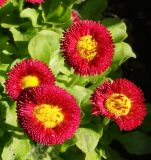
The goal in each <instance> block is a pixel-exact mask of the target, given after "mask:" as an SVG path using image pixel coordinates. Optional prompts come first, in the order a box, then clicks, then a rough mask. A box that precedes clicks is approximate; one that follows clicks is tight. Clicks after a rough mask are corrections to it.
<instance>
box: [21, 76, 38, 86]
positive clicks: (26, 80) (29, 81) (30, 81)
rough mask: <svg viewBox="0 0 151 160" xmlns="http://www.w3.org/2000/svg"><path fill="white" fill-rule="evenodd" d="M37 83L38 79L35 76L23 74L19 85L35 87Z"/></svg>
mask: <svg viewBox="0 0 151 160" xmlns="http://www.w3.org/2000/svg"><path fill="white" fill-rule="evenodd" d="M38 85H39V79H38V78H37V77H36V76H25V77H23V79H22V80H21V87H22V88H23V89H25V88H29V87H36V86H38Z"/></svg>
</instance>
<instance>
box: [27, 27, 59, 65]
mask: <svg viewBox="0 0 151 160" xmlns="http://www.w3.org/2000/svg"><path fill="white" fill-rule="evenodd" d="M59 38H60V37H59V35H58V34H57V33H56V32H54V31H51V30H43V31H41V32H39V33H38V34H37V35H36V36H35V37H33V38H32V39H31V40H30V42H29V45H28V51H29V54H30V55H31V57H32V58H34V59H38V60H41V61H43V62H45V63H49V61H50V57H51V56H52V54H53V53H55V52H58V51H59V46H60V44H59Z"/></svg>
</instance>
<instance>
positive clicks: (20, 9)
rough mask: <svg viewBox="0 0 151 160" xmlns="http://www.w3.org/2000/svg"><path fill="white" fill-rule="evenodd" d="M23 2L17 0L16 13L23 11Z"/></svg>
mask: <svg viewBox="0 0 151 160" xmlns="http://www.w3.org/2000/svg"><path fill="white" fill-rule="evenodd" d="M23 2H24V0H19V2H18V11H19V12H21V11H22V10H23Z"/></svg>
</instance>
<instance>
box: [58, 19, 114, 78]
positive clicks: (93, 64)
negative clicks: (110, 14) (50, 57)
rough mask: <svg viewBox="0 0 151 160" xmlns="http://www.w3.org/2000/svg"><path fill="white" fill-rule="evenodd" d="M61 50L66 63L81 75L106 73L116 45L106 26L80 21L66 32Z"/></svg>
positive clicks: (89, 21)
mask: <svg viewBox="0 0 151 160" xmlns="http://www.w3.org/2000/svg"><path fill="white" fill-rule="evenodd" d="M61 48H62V52H63V56H64V58H65V61H66V62H67V63H68V64H69V65H70V66H71V67H73V68H74V70H75V72H76V73H78V74H80V75H95V74H100V73H102V72H103V71H105V70H106V69H107V68H108V67H109V66H110V65H111V62H112V57H113V51H114V44H113V40H112V37H111V35H110V33H109V31H108V30H107V28H106V27H105V26H103V25H102V24H100V23H97V22H95V21H92V20H79V21H76V22H74V23H73V24H72V25H71V27H70V28H69V29H68V30H67V31H66V32H64V36H63V38H62V42H61Z"/></svg>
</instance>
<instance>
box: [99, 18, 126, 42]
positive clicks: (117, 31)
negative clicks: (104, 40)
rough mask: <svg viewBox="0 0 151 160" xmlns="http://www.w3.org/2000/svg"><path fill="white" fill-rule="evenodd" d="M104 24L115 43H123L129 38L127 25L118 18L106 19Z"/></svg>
mask: <svg viewBox="0 0 151 160" xmlns="http://www.w3.org/2000/svg"><path fill="white" fill-rule="evenodd" d="M102 24H104V25H105V26H106V27H108V29H109V31H110V32H111V35H112V38H113V41H114V42H115V43H118V42H121V41H123V40H124V39H125V38H126V37H127V33H126V25H125V23H124V22H123V20H120V19H117V18H106V19H104V20H103V21H102Z"/></svg>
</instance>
